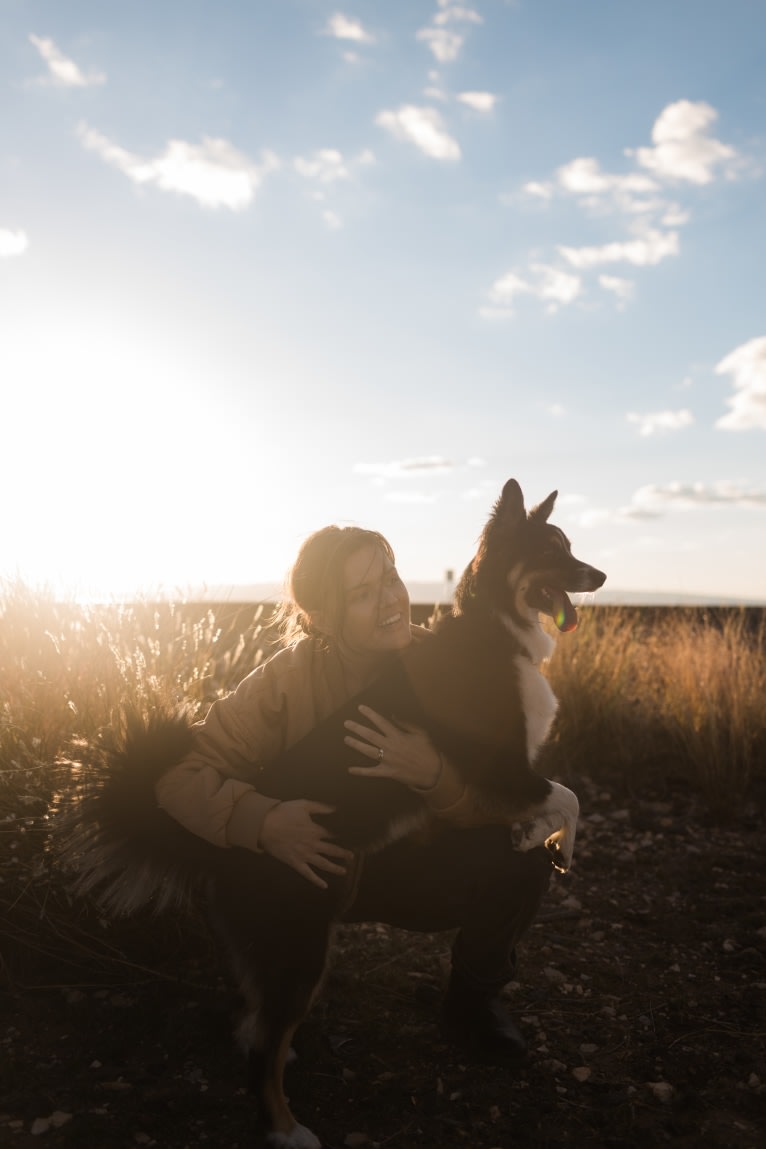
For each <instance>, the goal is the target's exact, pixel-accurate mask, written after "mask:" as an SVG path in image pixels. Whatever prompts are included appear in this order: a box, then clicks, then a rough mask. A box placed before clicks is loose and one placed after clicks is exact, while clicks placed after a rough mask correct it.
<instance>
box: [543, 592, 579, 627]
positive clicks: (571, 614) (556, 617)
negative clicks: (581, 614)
mask: <svg viewBox="0 0 766 1149" xmlns="http://www.w3.org/2000/svg"><path fill="white" fill-rule="evenodd" d="M549 594H550V596H551V600H552V604H553V609H552V611H551V614H552V616H553V621H554V622H555V623H556V626H557V627H558V628H559V630H560V631H562V632H563V633H566V632H567V631H570V630H575V629H576V628H577V611H576V610H575V608H574V605H573V603H572V600H571V599H570V598H569V595H567V594H566V593H565V592H564V591H563V590H552V589H551V590H550V591H549Z"/></svg>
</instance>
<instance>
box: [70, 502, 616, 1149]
mask: <svg viewBox="0 0 766 1149" xmlns="http://www.w3.org/2000/svg"><path fill="white" fill-rule="evenodd" d="M555 500H556V492H555V491H554V492H553V493H552V494H550V495H549V496H548V498H547V499H545V500H544V502H542V503H541V504H540V505H539V506H537V507H535V508H534V509H533V510H531V511H529V513H527V511H526V510H525V507H524V498H523V495H522V492H521V488H520V487H519V484H518V483H517V482H516V481H515V480H514V479H510V480H509V481H508V482H507V483H506V484H505V487H504V488H503V491H502V494H501V496H500V498H499V499H498V501H497V503H496V504H495V506H494V508H493V511H492V513H491V516H490V518H489V521H488V522H487V524H486V526H485V528H484V531H483V532H482V535H481V538H480V541H479V546H478V550H477V553H476V555H475V557H474V558H473V560H472V561H471V563H470V564H469V565H468V567H467V568H466V570H465V572H464V574H463V576H462V578H461V580H460V583H459V585H458V587H457V591H456V595H455V602H454V606H453V609H452V611H451V613H449V614H448V615H446V616H444V617H443V618H442V619H441V620H440V621H439V622H438V623H437V624H436V627H435V633H434V636H433V638H431V639H430V640H428V641H423V642H420V643H413V644H411V645H410V646H409V647H407V648H406V649H405V650H404V651H403V652H401V653H400V654H398V655H396V656H394V657H393V658H392V661H391V664H390V666H389V667H388V669H387V670H385V671H384V672H383V674H382V675H381V676H380V677H379V678H378V680H377V681H376V682H375V683H374V684H373V685H372V686H371V687H369V688H368V689H366V690H365V691H363V692H362V693H361V694H359V695H357V696H356V697H355V698H353V699H351V701H350V702H349V703H348V704H347V706H346V707H344V708H343V709H341V710H339V711H338V712H336V713H335V714H333V715H332V716H331V717H330V718H329V719H328V720H327V721H325V722H324V723H322V724H321V725H320V726H319V727H317V728H316V729H315V730H314V731H313V732H312V733H311V734H309V735H308V736H307V737H306V738H304V739H303V740H302V741H301V742H300V743H298V744H297V745H295V746H293V747H292V748H291V749H290V750H288V751H287V753H285V754H284V755H283V756H282V757H280V758H279V759H278V760H276V761H274V762H272V763H269V764H268V765H267V766H266V767H265V768H263V769H259V770H258V771H257V772H256V773H255V774H254V776H253V779H252V781H254V783H255V785H256V787H257V789H258V790H260V791H261V792H262V793H264V794H269V795H270V796H272V797H275V798H280V799H282V800H288V799H291V798H305V799H313V800H317V801H321V802H326V803H327V804H328V805H331V806H333V807H334V808H335V812H334V813H333V814H331V815H328V816H326V818H324V819H323V820H324V821H326V823H327V825H328V826H329V828H330V830H331V831H332V834H333V835H334V838H335V840H336V841H337V842H339V843H340V844H341V845H343V846H346V847H348V848H349V849H352V850H354V851H357V852H359V853H362V854H363V853H366V852H370V851H373V850H376V849H379V848H381V847H382V846H383V845H385V844H386V843H388V842H391V841H393V840H395V839H396V838H398V837H401V836H402V835H404V834H406V833H409V832H410V831H412V830H413V829H415V828H417V827H419V826H422V825H424V824H425V823H426V822H427V820H428V813H427V810H426V808H425V807H424V805H423V803H422V802H421V800H420V798H419V797H418V796H417V795H416V794H415V793H413V792H412V791H410V790H408V789H406V788H405V787H404V786H402V785H401V784H399V783H397V782H394V781H391V780H387V779H381V780H380V781H379V782H378V783H377V784H376V786H375V790H374V794H372V793H371V790H370V787H369V785H366V784H365V780H364V779H360V778H357V777H355V776H353V775H351V774H349V773H348V767H349V766H351V765H359V761H360V755H359V753H358V752H357V751H355V750H353V749H351V748H350V747H348V746H346V745H345V743H344V740H343V739H344V733H345V729H344V726H343V723H344V721H345V719H347V718H350V717H356V716H357V708H358V706H359V705H360V703H364V704H366V705H368V706H370V707H372V708H373V709H374V710H376V711H378V712H379V713H381V714H383V715H385V716H386V717H388V718H390V719H392V720H394V721H401V722H404V723H413V724H416V725H418V726H420V727H422V728H424V729H426V730H427V731H428V733H429V735H430V738H431V740H432V742H433V743H434V745H435V746H436V747H437V748H438V749H439V750H440V751H441V752H443V753H444V755H445V756H446V757H447V758H449V760H450V761H451V762H452V763H453V764H454V765H455V767H456V768H457V770H458V771H459V772H460V774H461V775H462V777H463V779H464V780H465V782H466V783H467V784H469V785H470V786H471V787H472V789H473V791H474V793H475V794H476V796H477V800H478V801H479V802H481V803H486V807H487V814H488V821H493V822H506V823H507V824H508V825H509V826H511V827H514V832H515V834H516V841H517V845H518V848H519V849H520V850H528V849H531V848H532V847H533V846H538V845H543V844H544V845H547V846H548V848H549V849H550V850H551V851H552V853H553V856H554V857H553V860H554V863H555V864H556V865H558V866H559V868H561V869H566V868H567V867H568V865H569V863H570V861H571V858H572V849H573V844H574V836H575V828H576V821H577V814H578V803H577V798H576V797H575V795H574V794H573V793H572V791H571V790H568V789H567V788H566V787H564V786H561V785H560V784H558V783H556V782H550V781H548V780H547V779H545V778H543V777H542V776H541V775H539V774H537V773H535V771H534V769H533V766H534V762H535V758H536V756H537V754H538V751H539V749H540V746H541V745H542V743H543V741H544V740H545V738H546V736H547V734H548V732H549V730H550V727H551V723H552V721H553V717H554V714H555V711H556V700H555V698H554V696H553V692H552V691H551V688H550V686H549V684H548V681H547V679H546V678H545V677H544V676H543V674H542V673H541V664H542V663H543V662H544V661H545V660H546V659H547V658H548V657H549V656H550V654H551V653H552V650H553V646H554V642H553V639H552V638H551V637H550V636H549V634H548V633H547V632H546V631H545V630H544V629H543V627H542V625H541V620H540V615H541V614H545V615H549V616H550V617H552V618H553V619H554V621H555V623H556V626H557V627H558V629H559V630H561V631H567V630H572V629H574V627H575V626H576V623H577V615H576V611H575V608H574V607H573V605H572V603H571V601H570V599H569V595H568V592H578V591H580V592H581V591H593V590H596V589H598V587H600V586H601V585H602V584H603V582H604V580H605V577H606V576H605V575H604V574H603V573H602V572H601V571H598V570H596V569H595V568H594V567H592V566H589V565H588V564H587V563H584V562H581V561H580V560H579V559H576V558H575V557H574V556H573V555H572V552H571V549H570V545H569V541H568V539H567V538H566V536H565V535H564V533H563V531H561V530H560V529H559V528H558V527H556V526H554V525H552V524H551V523H549V522H548V518H549V516H550V514H551V511H552V510H553V506H554V503H555ZM192 744H193V733H192V732H191V730H190V728H189V725H188V722H187V721H186V719H185V718H184V717H183V716H179V715H177V716H168V715H155V716H154V717H153V718H151V719H149V720H148V722H143V721H140V720H139V719H137V718H135V717H134V718H132V719H130V720H129V721H128V723H127V725H126V728H125V730H124V731H123V732H122V734H121V735H120V736H118V737H117V739H116V741H115V743H114V744H113V745H112V746H111V748H109V747H106V748H102V750H101V751H100V752H95V751H94V752H93V753H92V754H91V755H90V759H91V761H90V766H91V777H93V776H94V774H93V772H94V771H95V776H96V777H97V778H98V781H96V782H94V783H93V784H92V786H91V788H90V790H89V791H88V792H86V794H85V795H84V796H83V797H82V800H81V801H80V802H79V803H78V805H77V808H76V809H75V810H74V812H73V813H72V814H70V815H69V816H68V819H67V823H68V825H67V827H66V828H65V831H64V832H62V843H63V845H62V849H63V854H64V857H65V860H66V861H67V862H68V863H69V864H70V865H72V866H73V867H75V868H76V870H77V871H78V877H77V882H76V888H77V889H78V890H79V892H81V893H89V894H94V895H95V896H96V897H97V899H98V900H99V902H100V903H101V905H102V906H104V908H106V909H107V910H110V911H112V912H114V913H117V914H125V913H130V912H133V911H135V910H137V909H139V908H140V907H142V906H144V905H146V904H149V903H153V904H154V905H156V906H157V907H158V908H163V906H167V905H168V904H170V903H173V902H177V901H180V900H181V899H182V897H183V895H184V894H185V893H186V892H187V891H188V890H189V889H190V888H191V887H193V886H194V885H197V886H199V887H201V888H204V889H205V893H206V895H207V898H208V899H209V902H208V904H209V906H210V907H211V909H212V912H213V915H214V918H215V920H216V924H217V926H218V928H219V930H220V933H221V935H222V936H223V938H224V940H225V942H226V943H227V945H228V948H229V951H230V955H231V958H232V962H233V967H234V970H235V973H236V976H237V978H238V981H239V985H240V989H241V992H242V994H243V997H244V999H245V1003H246V1011H245V1017H244V1020H243V1022H242V1024H241V1026H240V1030H239V1036H240V1039H241V1041H242V1044H243V1046H244V1047H245V1048H246V1050H247V1052H248V1056H249V1062H250V1068H251V1073H252V1084H253V1086H254V1089H255V1091H256V1093H257V1097H258V1103H259V1107H260V1111H261V1115H262V1117H263V1119H264V1122H265V1125H266V1129H267V1135H266V1139H267V1142H268V1144H269V1145H271V1146H279V1147H284V1149H317V1147H318V1146H319V1144H320V1143H319V1141H318V1140H317V1138H316V1137H315V1135H314V1134H313V1133H312V1132H311V1130H309V1129H307V1128H306V1127H305V1126H303V1125H300V1124H299V1123H298V1122H297V1121H296V1120H295V1118H294V1117H293V1115H292V1113H291V1111H290V1108H289V1106H288V1103H287V1100H286V1098H285V1095H284V1092H283V1087H282V1078H283V1072H284V1067H285V1062H286V1059H287V1056H288V1051H289V1047H290V1042H291V1039H292V1036H293V1033H294V1032H295V1030H296V1028H297V1027H298V1025H299V1024H300V1022H301V1021H302V1020H303V1018H304V1017H305V1015H306V1013H307V1012H308V1010H309V1008H310V1006H311V1004H312V1002H313V1001H314V999H315V997H316V995H317V993H318V988H319V985H320V983H321V980H322V975H323V971H324V968H325V963H326V958H327V951H328V947H329V943H330V937H331V932H332V928H333V923H334V921H335V920H337V918H338V916H339V915H340V913H341V912H342V910H343V907H344V904H345V902H346V900H347V898H348V888H347V884H346V880H345V879H342V878H330V879H329V880H328V889H326V890H321V889H318V888H317V887H316V886H314V885H312V884H310V883H309V882H307V881H306V880H305V879H304V878H302V877H301V876H300V875H298V874H296V873H295V872H294V871H293V870H292V869H291V868H290V867H288V866H286V865H284V864H283V863H282V862H279V861H276V860H275V859H273V858H271V857H269V856H268V855H256V854H254V853H252V852H250V851H247V850H242V849H236V848H234V849H220V848H217V847H215V846H212V845H209V844H208V843H206V842H204V841H202V840H201V839H198V838H196V837H195V836H194V835H192V834H190V833H188V832H187V831H185V830H183V829H182V828H181V827H180V826H179V825H178V824H177V823H175V822H174V821H173V819H171V818H170V817H169V816H168V815H166V814H165V813H164V811H162V810H160V809H158V808H157V806H156V801H155V800H154V783H155V781H156V779H157V778H158V777H159V775H160V774H161V773H162V772H163V771H164V770H166V769H168V768H169V767H170V766H171V765H173V764H174V763H176V762H178V761H180V760H181V759H182V758H183V757H185V756H186V754H187V753H188V752H189V750H190V749H191V746H192ZM367 761H368V759H365V762H367Z"/></svg>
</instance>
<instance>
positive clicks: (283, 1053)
mask: <svg viewBox="0 0 766 1149" xmlns="http://www.w3.org/2000/svg"><path fill="white" fill-rule="evenodd" d="M222 855H223V856H222V857H221V859H220V865H218V866H217V867H216V874H215V877H214V878H213V881H212V882H211V888H210V891H209V893H210V911H211V920H212V923H213V925H214V927H215V928H216V929H217V931H218V933H219V934H220V935H221V937H222V939H223V940H224V942H225V943H226V947H227V950H228V952H229V956H230V960H231V962H232V965H233V968H234V972H235V976H236V978H237V981H238V983H239V987H240V991H241V993H242V995H243V997H244V999H245V1003H246V1013H245V1016H244V1017H243V1019H242V1021H241V1023H240V1025H239V1029H238V1038H239V1041H240V1045H241V1046H242V1047H243V1049H244V1051H245V1052H246V1054H247V1058H248V1078H249V1085H250V1088H251V1090H252V1091H253V1093H254V1094H255V1097H256V1101H257V1105H258V1109H259V1112H260V1115H261V1118H262V1121H263V1124H264V1126H265V1129H266V1143H267V1145H269V1146H270V1147H272V1149H319V1146H320V1142H319V1140H318V1139H317V1137H316V1136H315V1135H314V1134H313V1133H312V1132H311V1130H310V1129H307V1128H306V1126H304V1125H300V1124H299V1123H298V1122H297V1121H296V1120H295V1118H294V1117H293V1114H292V1112H291V1110H290V1107H289V1104H288V1102H287V1098H286V1097H285V1094H284V1088H283V1077H284V1071H285V1065H286V1063H287V1061H288V1058H289V1054H290V1043H291V1041H292V1039H293V1035H294V1033H295V1031H296V1029H297V1028H298V1026H299V1025H300V1023H301V1022H302V1021H303V1019H304V1017H305V1016H306V1014H307V1013H308V1012H309V1010H310V1009H311V1006H312V1005H313V1003H314V1000H315V998H316V996H317V994H318V992H319V987H320V985H321V983H322V978H323V975H324V970H325V965H326V962H327V952H328V949H329V944H330V936H331V931H332V923H333V920H334V919H335V917H336V916H337V911H338V905H339V903H340V901H341V899H342V897H343V894H344V886H343V883H342V882H339V881H337V880H330V882H329V883H328V887H329V888H328V889H326V890H322V889H319V888H317V887H316V886H313V885H311V884H310V883H309V882H307V881H306V879H305V878H303V877H301V876H300V875H299V874H296V873H295V871H294V870H292V869H290V867H289V866H286V865H285V864H284V863H282V862H278V861H276V860H275V859H273V858H271V857H269V856H268V855H254V854H251V853H248V852H246V851H241V850H226V851H222Z"/></svg>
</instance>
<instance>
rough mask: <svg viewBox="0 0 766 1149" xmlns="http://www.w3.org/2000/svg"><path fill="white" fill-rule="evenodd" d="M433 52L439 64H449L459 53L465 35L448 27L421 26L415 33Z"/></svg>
mask: <svg viewBox="0 0 766 1149" xmlns="http://www.w3.org/2000/svg"><path fill="white" fill-rule="evenodd" d="M416 35H417V39H418V40H423V41H424V42H425V43H426V44H428V47H429V48H430V49H431V51H432V52H433V54H434V56H435V57H436V59H437V60H438V61H439V63H440V64H451V63H452V61H453V60H457V58H458V56H459V55H460V49H461V48H462V47H463V44H464V43H465V36H461V34H460V33H459V32H454V31H452V29H450V28H421V29H420V31H419V32H418V33H417V34H416Z"/></svg>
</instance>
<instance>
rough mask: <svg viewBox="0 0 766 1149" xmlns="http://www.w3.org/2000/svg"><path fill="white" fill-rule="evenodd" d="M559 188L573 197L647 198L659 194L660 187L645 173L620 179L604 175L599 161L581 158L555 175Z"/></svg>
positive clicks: (632, 174)
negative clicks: (619, 195) (618, 196)
mask: <svg viewBox="0 0 766 1149" xmlns="http://www.w3.org/2000/svg"><path fill="white" fill-rule="evenodd" d="M556 178H557V181H558V184H559V187H561V188H563V189H564V191H568V192H572V193H573V194H574V195H581V196H582V195H585V196H590V195H597V196H603V195H611V194H614V193H617V194H630V195H645V194H647V193H653V192H655V191H656V190H657V183H656V181H655V180H653V179H651V178H650V177H649V176H646V175H644V174H643V173H642V172H628V173H627V174H626V175H618V174H616V173H613V172H605V171H602V169H601V166H600V164H599V162H598V160H596V159H594V158H593V157H592V156H580V157H579V158H577V159H574V160H572V161H571V162H570V163H568V164H564V166H563V167H560V168H559V169H558V171H557V172H556Z"/></svg>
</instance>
